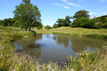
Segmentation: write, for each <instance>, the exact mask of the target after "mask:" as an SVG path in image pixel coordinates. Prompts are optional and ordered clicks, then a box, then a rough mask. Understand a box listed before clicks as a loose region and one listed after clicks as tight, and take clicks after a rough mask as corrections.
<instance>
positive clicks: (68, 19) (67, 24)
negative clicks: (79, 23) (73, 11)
mask: <svg viewBox="0 0 107 71" xmlns="http://www.w3.org/2000/svg"><path fill="white" fill-rule="evenodd" d="M71 18H72V17H70V16H66V17H65V24H64V26H70V24H71V21H70V19H71Z"/></svg>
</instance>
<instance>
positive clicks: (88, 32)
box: [33, 27, 107, 39]
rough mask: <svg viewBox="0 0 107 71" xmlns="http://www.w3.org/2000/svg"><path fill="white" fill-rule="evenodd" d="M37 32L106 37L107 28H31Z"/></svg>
mask: <svg viewBox="0 0 107 71" xmlns="http://www.w3.org/2000/svg"><path fill="white" fill-rule="evenodd" d="M33 30H35V31H36V32H37V33H38V34H43V33H45V34H70V35H78V36H87V37H94V38H103V39H107V29H87V28H71V27H61V28H57V29H41V30H37V29H33Z"/></svg>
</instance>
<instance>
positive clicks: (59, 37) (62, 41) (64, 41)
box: [53, 35, 70, 47]
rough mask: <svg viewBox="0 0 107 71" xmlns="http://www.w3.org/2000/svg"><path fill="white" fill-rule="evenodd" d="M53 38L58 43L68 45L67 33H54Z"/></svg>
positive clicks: (68, 37)
mask: <svg viewBox="0 0 107 71" xmlns="http://www.w3.org/2000/svg"><path fill="white" fill-rule="evenodd" d="M53 39H54V40H56V42H57V43H58V44H64V46H65V47H68V46H69V40H70V36H69V35H54V37H53Z"/></svg>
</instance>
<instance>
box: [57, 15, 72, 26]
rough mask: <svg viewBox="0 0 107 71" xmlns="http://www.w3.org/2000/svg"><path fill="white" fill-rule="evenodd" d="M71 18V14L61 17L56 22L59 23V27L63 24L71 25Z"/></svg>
mask: <svg viewBox="0 0 107 71" xmlns="http://www.w3.org/2000/svg"><path fill="white" fill-rule="evenodd" d="M70 19H71V17H70V16H66V17H65V19H61V18H59V19H58V20H57V21H56V24H57V25H58V27H61V26H70V24H71V21H70Z"/></svg>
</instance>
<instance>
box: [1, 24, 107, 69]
mask: <svg viewBox="0 0 107 71" xmlns="http://www.w3.org/2000/svg"><path fill="white" fill-rule="evenodd" d="M62 29H63V30H62ZM68 29H70V28H68ZM68 29H66V30H64V28H59V29H55V30H40V31H37V33H53V32H56V30H61V31H60V32H63V31H67V30H68ZM77 29H81V28H77ZM102 30H104V32H103V34H104V33H105V31H106V30H105V29H102ZM49 31H50V32H49ZM78 31H79V30H78ZM78 31H77V32H78ZM80 31H81V30H80ZM58 32H59V31H58ZM75 32H76V31H75ZM64 33H65V32H64ZM70 33H71V32H70ZM93 33H94V32H93ZM106 34H107V33H106ZM34 35H35V34H34V32H32V31H30V32H26V31H24V30H20V29H18V28H11V27H10V28H9V27H2V26H0V71H89V70H90V71H93V70H95V71H98V70H100V71H105V70H107V49H106V47H105V50H103V51H101V52H99V53H86V52H83V53H81V54H78V56H79V57H77V58H72V56H70V57H68V61H69V63H68V64H65V66H64V67H63V68H61V67H60V66H58V65H57V64H56V63H42V64H41V63H39V62H38V61H36V59H33V58H32V57H30V56H29V55H27V54H19V53H16V52H15V48H14V47H13V46H12V42H14V41H15V40H17V39H20V38H23V37H27V36H34Z"/></svg>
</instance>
